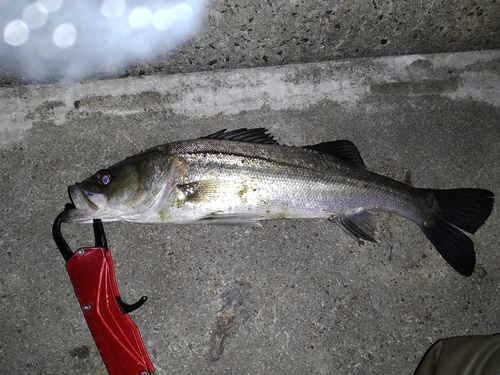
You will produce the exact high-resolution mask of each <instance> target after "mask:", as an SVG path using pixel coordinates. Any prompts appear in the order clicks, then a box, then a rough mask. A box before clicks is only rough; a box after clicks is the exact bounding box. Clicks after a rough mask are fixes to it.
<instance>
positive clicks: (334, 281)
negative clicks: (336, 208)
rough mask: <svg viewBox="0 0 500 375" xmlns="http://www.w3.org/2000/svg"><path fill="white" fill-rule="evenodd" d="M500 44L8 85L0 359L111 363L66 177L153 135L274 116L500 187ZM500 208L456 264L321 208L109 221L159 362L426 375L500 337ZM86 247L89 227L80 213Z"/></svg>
mask: <svg viewBox="0 0 500 375" xmlns="http://www.w3.org/2000/svg"><path fill="white" fill-rule="evenodd" d="M499 63H500V52H499V51H483V52H469V53H454V54H437V55H406V56H400V57H384V58H367V59H357V60H356V59H354V60H346V61H340V62H325V63H313V64H299V65H289V66H283V67H271V68H258V69H257V68H256V69H246V70H245V69H243V70H236V71H218V72H205V73H192V74H179V75H172V76H165V77H158V76H150V77H137V78H135V77H134V78H125V79H117V80H107V81H92V82H86V83H57V84H51V85H42V86H36V85H27V86H19V87H12V88H1V89H0V124H1V125H0V126H1V128H0V140H1V146H0V158H1V166H2V168H1V173H2V179H1V184H0V189H1V195H0V199H1V200H2V207H3V209H2V211H1V212H2V223H3V225H2V227H1V229H0V233H1V237H0V243H1V245H2V251H1V252H0V257H1V260H0V291H1V293H0V298H1V303H0V314H1V316H2V322H1V323H0V367H1V368H3V369H10V370H11V371H15V372H16V373H20V374H60V373H71V374H105V373H106V370H105V368H104V365H103V364H102V361H101V358H100V356H99V353H98V351H97V349H96V347H95V345H94V342H93V340H92V337H91V335H90V333H89V331H88V328H87V326H86V323H85V320H84V319H83V315H82V312H81V310H80V307H79V306H78V302H77V299H76V297H75V295H74V292H73V289H72V286H71V283H70V280H69V277H68V275H67V273H66V270H65V268H64V261H63V259H62V257H61V256H60V255H59V252H58V250H57V248H56V246H55V244H54V242H53V241H52V237H51V225H52V221H53V220H54V218H55V217H56V215H57V214H58V213H59V212H60V211H61V210H62V209H63V207H64V204H65V203H66V202H68V197H67V193H66V187H67V186H68V185H70V184H73V183H74V182H77V181H80V180H82V179H83V178H85V177H87V176H88V175H90V174H92V173H94V172H95V171H97V170H99V169H101V168H103V167H106V166H109V165H111V164H114V163H116V162H118V161H120V160H122V159H124V158H125V157H127V156H130V155H132V154H135V153H137V152H139V151H141V150H143V149H146V148H148V147H150V146H153V145H156V144H161V143H167V142H171V141H175V140H180V139H189V138H196V137H199V136H203V135H207V134H210V133H213V132H215V131H218V130H220V129H224V128H228V129H237V128H241V127H262V126H263V127H266V128H268V129H269V130H270V132H271V133H272V134H273V135H274V136H275V137H276V139H277V140H278V141H279V142H280V143H283V144H289V145H304V144H313V143H318V142H323V141H328V140H333V139H349V140H351V141H353V142H354V143H355V144H356V145H357V147H358V148H359V150H360V153H361V155H362V156H363V159H364V161H365V163H366V165H367V167H368V168H369V169H370V170H373V171H375V172H378V173H381V174H384V175H386V176H389V177H391V178H395V179H397V180H401V181H406V182H411V183H412V184H413V185H415V186H419V187H432V188H456V187H481V188H487V189H490V190H492V191H493V192H495V194H496V195H498V193H499V188H498V187H499V182H500V177H499V176H500V161H499V160H500V127H499V123H500V91H499V87H500V70H499V69H498V66H499ZM499 220H500V217H499V215H498V210H497V209H496V208H494V210H493V213H492V215H491V217H490V219H489V220H488V221H487V222H486V223H485V225H484V226H483V227H482V228H481V229H480V230H479V231H478V232H477V233H476V235H475V236H474V242H475V244H476V252H477V266H476V271H475V273H474V274H473V276H472V277H470V278H465V277H462V276H460V275H459V274H457V273H456V272H455V271H454V270H453V269H452V268H451V267H450V266H448V265H447V264H446V262H445V261H444V260H443V259H442V258H441V257H440V256H439V255H438V253H437V252H436V251H435V250H434V249H433V248H432V246H431V245H430V243H429V242H428V241H427V240H426V239H425V237H424V236H423V234H422V233H420V231H419V229H418V228H417V227H416V226H415V225H414V224H413V223H411V222H408V221H406V220H404V219H402V218H398V217H395V216H389V215H385V214H381V215H378V228H377V234H376V237H377V240H378V243H376V244H371V243H370V244H365V245H363V246H360V245H358V244H357V243H356V242H355V241H353V240H352V239H351V238H350V237H349V236H347V235H345V234H344V233H343V232H342V230H340V229H339V228H338V227H336V226H335V225H334V224H332V223H331V222H328V221H323V220H277V221H268V222H265V223H263V226H262V227H261V228H249V227H239V226H206V225H196V226H195V225H193V226H162V225H141V224H131V223H108V224H105V229H106V231H107V234H108V241H109V245H110V247H111V249H112V253H113V257H114V260H115V270H116V276H117V280H118V287H119V290H120V293H121V296H122V298H123V299H124V300H125V301H127V302H133V301H135V300H136V299H138V298H139V297H140V296H141V295H147V296H148V297H149V300H148V301H147V302H146V304H145V305H144V306H143V307H141V308H140V309H139V310H137V311H135V312H133V313H131V314H130V315H131V317H132V319H133V320H134V321H135V322H136V323H137V325H138V326H139V328H140V330H141V333H142V336H143V338H144V341H145V344H146V347H147V349H148V351H149V353H150V355H151V359H152V361H153V363H154V365H155V367H156V369H157V373H158V374H170V373H175V374H223V373H225V374H256V373H263V374H266V373H267V374H272V373H274V374H276V373H278V374H282V373H289V374H305V373H311V374H337V373H338V374H411V373H413V371H414V369H415V368H416V366H417V364H418V361H419V359H420V358H421V356H422V355H423V354H424V353H425V351H426V349H427V348H428V347H429V346H430V345H431V344H432V343H433V342H434V341H436V340H438V339H440V338H443V337H448V336H454V335H466V334H488V333H496V332H498V331H500V323H499V322H500V313H499V311H500V310H499V303H498V293H499V289H500V281H499V280H500V253H499V238H498V234H497V233H498V225H499ZM63 233H64V235H65V237H66V238H67V240H68V242H69V243H70V245H71V246H72V247H74V248H76V247H78V246H90V245H92V243H93V237H92V233H91V227H90V226H88V225H77V224H71V225H70V224H64V225H63Z"/></svg>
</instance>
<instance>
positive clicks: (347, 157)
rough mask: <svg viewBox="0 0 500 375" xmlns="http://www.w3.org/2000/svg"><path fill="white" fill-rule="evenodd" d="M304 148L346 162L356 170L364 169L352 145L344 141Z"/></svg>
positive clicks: (363, 164)
mask: <svg viewBox="0 0 500 375" xmlns="http://www.w3.org/2000/svg"><path fill="white" fill-rule="evenodd" d="M304 148H307V149H310V150H315V151H319V152H322V153H323V154H328V155H331V156H334V157H336V158H337V159H341V160H343V161H346V162H348V163H350V164H352V165H354V166H356V167H358V168H363V169H366V165H365V163H364V162H363V159H362V158H361V155H360V154H359V151H358V149H357V148H356V146H354V143H352V142H351V141H346V140H337V141H332V142H323V143H318V144H317V145H312V146H304Z"/></svg>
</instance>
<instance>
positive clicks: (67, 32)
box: [52, 23, 77, 48]
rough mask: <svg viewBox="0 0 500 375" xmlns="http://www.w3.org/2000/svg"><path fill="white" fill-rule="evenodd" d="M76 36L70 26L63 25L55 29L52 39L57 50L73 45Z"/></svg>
mask: <svg viewBox="0 0 500 375" xmlns="http://www.w3.org/2000/svg"><path fill="white" fill-rule="evenodd" d="M76 35H77V34H76V29H75V27H74V26H73V25H72V24H70V23H63V24H62V25H59V26H58V27H57V28H56V29H55V31H54V35H53V37H52V39H53V40H54V44H55V45H56V46H58V47H59V48H68V47H71V46H72V45H73V44H74V43H75V41H76Z"/></svg>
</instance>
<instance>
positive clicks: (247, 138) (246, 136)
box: [201, 128, 278, 145]
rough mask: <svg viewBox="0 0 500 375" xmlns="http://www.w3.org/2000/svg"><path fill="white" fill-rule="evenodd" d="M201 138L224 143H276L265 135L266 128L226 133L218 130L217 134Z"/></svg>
mask: <svg viewBox="0 0 500 375" xmlns="http://www.w3.org/2000/svg"><path fill="white" fill-rule="evenodd" d="M201 138H208V139H224V140H226V141H238V142H249V143H261V144H266V145H276V144H278V141H276V140H275V139H274V138H273V136H272V135H271V134H267V129H266V128H254V129H247V128H243V129H236V130H231V131H229V132H226V129H223V130H220V131H218V132H217V133H214V134H210V135H207V136H205V137H201Z"/></svg>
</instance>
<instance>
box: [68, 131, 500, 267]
mask: <svg viewBox="0 0 500 375" xmlns="http://www.w3.org/2000/svg"><path fill="white" fill-rule="evenodd" d="M68 192H69V196H70V199H71V201H72V203H73V204H74V206H75V208H74V209H70V210H68V211H66V213H65V215H64V216H63V220H64V221H66V222H91V221H92V220H93V219H101V220H103V221H116V220H123V221H130V222H139V223H169V224H193V223H213V224H247V225H254V226H255V225H259V224H260V221H261V220H268V219H285V218H326V219H330V220H331V221H334V222H335V223H337V224H338V225H339V226H340V227H341V228H342V229H344V230H345V231H346V232H347V233H348V234H350V235H351V236H352V237H353V238H355V239H356V240H357V241H359V242H362V241H364V240H366V241H373V242H375V238H374V232H375V227H376V223H375V216H374V215H373V213H372V212H373V211H383V212H389V213H392V214H397V215H400V216H403V217H405V218H407V219H409V220H411V221H413V222H415V223H416V224H417V225H418V226H419V227H420V229H421V230H422V231H423V233H424V234H425V235H426V237H427V238H428V239H429V240H430V242H431V243H432V244H433V245H434V247H435V248H436V249H437V250H438V251H439V253H440V254H441V255H442V256H443V258H444V259H445V260H446V261H447V262H448V263H449V264H450V265H451V266H452V267H453V268H454V269H455V270H457V271H458V272H459V273H460V274H462V275H464V276H469V275H471V274H472V272H473V270H474V267H475V261H476V259H475V252H474V243H473V242H472V240H471V239H470V238H469V237H468V236H467V235H466V234H464V233H463V232H462V231H465V232H468V233H472V234H473V233H474V232H475V231H476V230H477V229H478V228H479V227H480V226H481V225H482V224H483V223H484V222H485V221H486V219H487V218H488V216H489V215H490V213H491V211H492V208H493V201H494V195H493V193H492V192H491V191H488V190H484V189H452V190H438V189H420V188H415V187H412V186H409V185H406V184H403V183H401V182H398V181H396V180H393V179H390V178H388V177H384V176H382V175H379V174H376V173H373V172H370V171H368V170H366V167H365V165H364V163H363V161H362V159H361V156H360V154H359V152H358V150H357V149H356V147H355V146H354V145H353V144H352V143H351V142H349V141H342V140H341V141H333V142H325V143H320V144H317V145H313V146H304V147H291V146H283V145H279V144H277V142H276V141H275V140H274V139H273V137H272V136H271V135H269V134H267V132H266V129H263V128H257V129H250V130H247V129H239V130H234V131H230V132H226V131H225V130H222V131H220V132H217V133H215V134H212V135H209V136H207V137H204V138H200V139H195V140H187V141H179V142H173V143H169V144H166V145H161V146H157V147H153V148H150V149H148V150H146V151H144V152H141V153H139V154H137V155H134V156H131V157H129V158H127V159H125V160H123V161H122V162H120V163H118V164H115V165H113V166H111V167H109V168H108V169H104V170H100V171H99V172H97V173H96V174H94V175H93V176H91V177H89V178H87V179H86V180H84V181H83V182H80V183H77V184H75V185H73V186H70V187H69V188H68Z"/></svg>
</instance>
